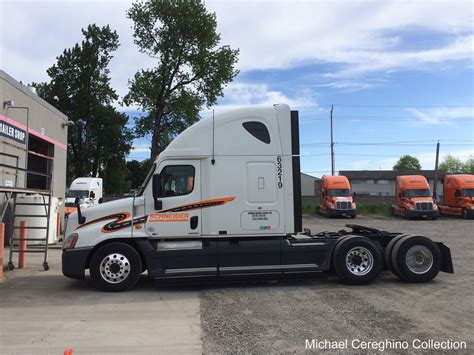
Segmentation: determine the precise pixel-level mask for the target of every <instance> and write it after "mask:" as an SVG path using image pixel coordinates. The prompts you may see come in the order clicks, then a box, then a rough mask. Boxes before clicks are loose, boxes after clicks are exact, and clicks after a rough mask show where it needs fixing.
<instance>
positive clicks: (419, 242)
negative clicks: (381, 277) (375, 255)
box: [391, 236, 441, 283]
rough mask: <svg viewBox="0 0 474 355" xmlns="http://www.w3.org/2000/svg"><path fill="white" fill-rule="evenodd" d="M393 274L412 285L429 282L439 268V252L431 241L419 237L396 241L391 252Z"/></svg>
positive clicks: (408, 237)
mask: <svg viewBox="0 0 474 355" xmlns="http://www.w3.org/2000/svg"><path fill="white" fill-rule="evenodd" d="M391 263H392V267H393V272H394V273H395V274H396V275H397V276H398V277H400V278H401V279H402V280H405V281H407V282H413V283H422V282H428V281H431V280H432V279H434V278H435V277H436V275H438V273H439V270H440V267H441V252H440V250H439V247H438V246H437V245H436V244H435V243H434V242H433V241H432V240H431V239H428V238H426V237H421V236H406V237H404V238H401V239H400V240H398V241H397V242H396V244H395V246H394V247H393V249H392V252H391Z"/></svg>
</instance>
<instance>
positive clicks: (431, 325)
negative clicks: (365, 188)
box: [0, 217, 474, 354]
mask: <svg viewBox="0 0 474 355" xmlns="http://www.w3.org/2000/svg"><path fill="white" fill-rule="evenodd" d="M345 223H358V224H363V225H368V226H373V227H380V228H382V229H385V230H389V231H401V232H406V233H415V232H416V233H423V234H425V235H427V236H430V237H432V238H433V239H435V240H438V241H445V242H446V244H448V246H449V247H450V248H451V250H452V254H453V258H454V267H455V272H456V273H455V274H454V275H449V274H443V273H441V274H440V275H439V276H438V277H437V278H436V280H435V281H433V282H431V283H429V284H424V285H411V284H405V283H402V282H400V281H399V280H398V279H397V278H395V277H394V276H393V275H391V274H390V273H384V274H383V275H382V276H381V277H380V279H379V280H378V281H377V282H375V283H373V284H372V285H370V286H359V287H350V286H345V285H341V284H339V282H338V281H337V280H336V279H335V278H334V277H333V276H331V275H329V276H328V275H323V276H322V277H320V278H317V279H311V280H301V281H298V280H294V281H280V282H248V283H240V284H232V285H212V286H201V287H198V286H190V287H160V288H157V287H155V286H153V285H152V283H151V282H150V281H148V280H147V279H146V278H145V277H143V279H142V280H141V281H140V283H139V285H138V287H137V288H136V289H135V290H133V291H131V292H128V293H119V294H110V293H100V292H96V291H95V290H94V289H92V286H91V285H90V283H89V282H81V281H75V280H69V279H66V278H64V277H62V275H61V273H60V263H59V258H60V251H59V250H54V251H52V253H51V257H50V265H51V270H50V271H48V272H45V271H42V268H41V262H40V261H39V260H34V259H33V258H34V257H37V256H36V255H28V257H29V260H28V262H29V265H28V267H27V269H25V270H14V271H9V272H7V273H6V276H7V278H8V281H7V282H6V283H4V284H0V321H1V326H0V353H1V354H10V353H11V354H41V353H44V354H46V353H47V354H51V353H57V354H59V353H62V351H64V349H65V348H66V347H73V348H74V353H75V354H84V353H127V354H131V353H173V354H175V353H202V352H204V353H222V352H227V353H228V352H244V353H248V352H253V353H268V352H273V353H275V352H285V353H301V352H304V351H305V349H304V346H305V339H307V338H309V339H313V338H316V339H321V340H323V339H328V340H344V339H346V338H347V339H349V341H350V340H351V339H354V338H359V339H362V340H371V341H372V340H385V339H389V340H391V339H395V340H407V341H411V340H412V339H414V338H420V339H436V340H444V339H452V340H464V341H467V343H468V347H469V348H470V349H471V350H472V347H473V344H474V335H473V334H474V321H473V317H472V312H473V306H474V298H473V296H472V295H473V294H474V270H473V268H472V260H473V259H474V251H473V248H472V245H473V243H474V232H473V231H474V228H473V227H474V221H465V220H458V219H447V218H445V219H440V220H438V221H404V220H399V219H392V218H383V217H375V218H368V217H361V218H357V219H356V220H343V219H330V220H328V219H325V218H322V217H307V218H306V219H305V220H304V226H305V227H309V228H311V229H312V230H313V232H318V231H322V230H331V231H334V230H339V229H342V228H343V226H344V224H345ZM352 352H353V351H348V353H352ZM468 352H469V351H465V353H468ZM372 353H377V351H372ZM471 353H472V351H471Z"/></svg>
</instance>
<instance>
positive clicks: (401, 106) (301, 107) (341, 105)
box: [296, 104, 474, 110]
mask: <svg viewBox="0 0 474 355" xmlns="http://www.w3.org/2000/svg"><path fill="white" fill-rule="evenodd" d="M331 106H336V107H337V106H338V107H381V108H383V107H393V108H412V107H417V108H418V107H419V108H442V107H474V105H368V104H330V105H328V104H321V105H316V106H300V107H296V109H299V110H300V109H307V108H318V107H331Z"/></svg>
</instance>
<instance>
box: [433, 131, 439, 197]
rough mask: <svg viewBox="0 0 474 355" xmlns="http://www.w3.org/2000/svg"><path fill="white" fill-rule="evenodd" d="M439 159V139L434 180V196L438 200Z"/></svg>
mask: <svg viewBox="0 0 474 355" xmlns="http://www.w3.org/2000/svg"><path fill="white" fill-rule="evenodd" d="M438 161H439V140H438V143H437V144H436V161H435V173H434V181H433V198H434V199H435V200H436V199H437V198H438V195H437V187H438Z"/></svg>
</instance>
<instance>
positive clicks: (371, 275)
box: [333, 236, 383, 285]
mask: <svg viewBox="0 0 474 355" xmlns="http://www.w3.org/2000/svg"><path fill="white" fill-rule="evenodd" d="M382 264H383V258H382V252H381V250H380V248H378V247H377V246H376V245H375V244H374V243H373V242H372V241H370V240H369V239H367V238H364V237H358V236H353V237H349V238H345V239H344V240H343V241H341V242H340V243H339V244H338V245H337V246H336V248H335V249H334V254H333V266H334V270H335V271H336V274H337V276H338V277H339V278H340V279H341V280H342V281H343V282H345V283H347V284H350V285H365V284H368V283H370V282H372V281H373V280H374V279H375V278H376V277H377V276H378V274H379V273H380V271H381V270H382Z"/></svg>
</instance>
